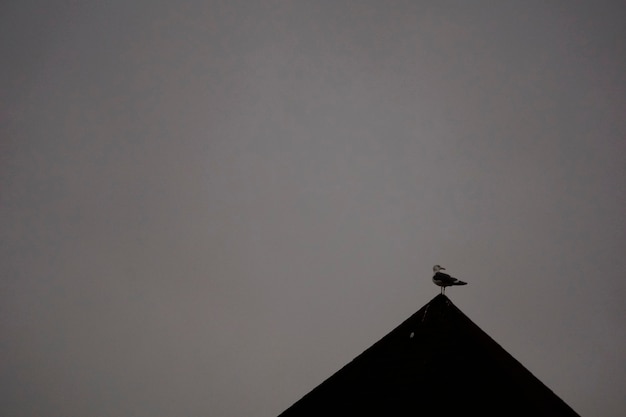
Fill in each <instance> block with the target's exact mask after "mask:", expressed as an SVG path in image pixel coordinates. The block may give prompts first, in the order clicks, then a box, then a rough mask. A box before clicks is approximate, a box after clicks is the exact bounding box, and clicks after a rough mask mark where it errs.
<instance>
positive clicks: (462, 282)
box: [454, 281, 467, 285]
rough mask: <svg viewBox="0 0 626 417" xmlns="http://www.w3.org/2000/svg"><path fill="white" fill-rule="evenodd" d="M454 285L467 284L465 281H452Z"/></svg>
mask: <svg viewBox="0 0 626 417" xmlns="http://www.w3.org/2000/svg"><path fill="white" fill-rule="evenodd" d="M454 285H467V282H465V281H456V282H455V283H454Z"/></svg>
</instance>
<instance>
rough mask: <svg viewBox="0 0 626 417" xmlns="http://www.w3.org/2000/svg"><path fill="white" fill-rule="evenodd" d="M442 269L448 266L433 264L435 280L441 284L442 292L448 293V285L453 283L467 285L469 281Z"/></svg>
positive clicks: (437, 283) (436, 283)
mask: <svg viewBox="0 0 626 417" xmlns="http://www.w3.org/2000/svg"><path fill="white" fill-rule="evenodd" d="M442 269H446V268H444V267H443V266H441V265H435V266H433V272H434V273H435V275H433V282H434V283H435V285H439V286H440V287H441V294H445V293H446V287H450V286H452V285H467V282H463V281H461V280H458V279H456V278H453V277H451V276H450V275H448V274H445V273H443V272H441V270H442Z"/></svg>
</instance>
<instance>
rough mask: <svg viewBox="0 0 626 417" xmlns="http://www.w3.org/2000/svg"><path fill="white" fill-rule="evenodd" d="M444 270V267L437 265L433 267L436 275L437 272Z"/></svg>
mask: <svg viewBox="0 0 626 417" xmlns="http://www.w3.org/2000/svg"><path fill="white" fill-rule="evenodd" d="M442 269H446V268H444V267H443V266H441V265H435V266H433V272H435V273H436V272H439V271H441V270H442Z"/></svg>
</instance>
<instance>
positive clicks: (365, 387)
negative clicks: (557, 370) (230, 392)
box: [279, 294, 578, 417]
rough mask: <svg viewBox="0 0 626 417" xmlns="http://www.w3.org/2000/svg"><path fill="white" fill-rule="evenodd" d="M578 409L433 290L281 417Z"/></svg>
mask: <svg viewBox="0 0 626 417" xmlns="http://www.w3.org/2000/svg"><path fill="white" fill-rule="evenodd" d="M452 415H454V416H460V415H468V416H469V415H480V416H550V417H555V416H569V417H574V416H578V414H576V412H574V410H572V409H571V408H570V407H569V406H568V405H567V404H566V403H565V402H563V401H562V400H561V399H560V398H559V397H558V396H556V395H555V394H554V393H553V392H552V391H551V390H550V389H549V388H548V387H547V386H545V385H544V384H543V383H542V382H541V381H540V380H539V379H537V378H536V377H535V376H534V375H532V374H531V373H530V372H529V371H528V370H527V369H526V368H524V366H522V364H521V363H519V362H518V361H517V360H516V359H515V358H513V356H511V355H510V354H509V353H507V352H506V351H505V350H504V349H503V348H502V347H501V346H500V345H498V343H496V342H495V341H494V340H493V339H492V338H491V337H489V335H487V334H486V333H485V332H484V331H482V330H481V329H480V328H479V327H478V326H477V325H475V324H474V323H473V322H472V321H471V320H470V319H469V318H468V317H467V316H466V315H465V314H463V312H461V310H459V309H458V308H457V307H456V306H455V305H454V304H452V302H451V301H450V299H449V298H448V297H446V296H445V295H443V294H440V295H437V296H436V297H435V298H433V299H432V300H431V301H430V302H429V303H428V304H426V305H425V306H424V307H422V308H421V309H420V310H419V311H417V312H416V313H415V314H413V315H412V316H411V317H409V318H408V319H407V320H406V321H405V322H404V323H402V324H400V325H399V326H398V327H396V328H395V329H394V330H392V331H391V332H390V333H389V334H387V335H386V336H385V337H383V338H382V339H381V340H379V341H378V342H376V343H375V344H374V345H372V346H371V347H370V348H369V349H367V350H366V351H365V352H363V353H362V354H360V355H359V356H357V357H356V358H355V359H354V360H352V362H350V363H348V364H347V365H346V366H344V367H343V368H342V369H340V370H339V371H338V372H336V373H335V374H334V375H332V376H331V377H330V378H328V379H327V380H326V381H324V382H322V383H321V384H320V385H319V386H317V387H316V388H314V389H313V390H312V391H311V392H309V393H308V394H306V395H305V396H304V397H303V398H302V399H300V400H299V401H297V402H296V403H295V404H293V405H292V406H291V407H289V408H288V409H287V410H285V411H284V412H283V413H282V414H280V416H279V417H305V416H315V417H319V416H344V417H345V416H359V417H364V416H452Z"/></svg>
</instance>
